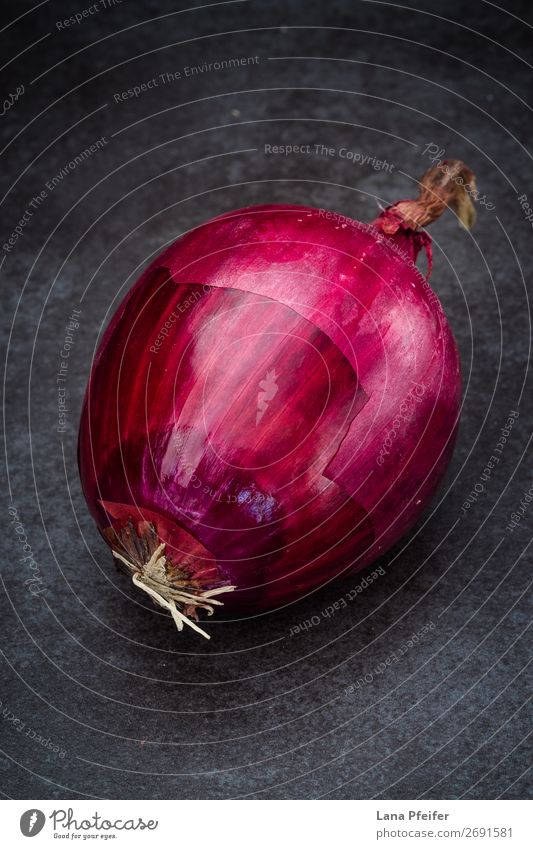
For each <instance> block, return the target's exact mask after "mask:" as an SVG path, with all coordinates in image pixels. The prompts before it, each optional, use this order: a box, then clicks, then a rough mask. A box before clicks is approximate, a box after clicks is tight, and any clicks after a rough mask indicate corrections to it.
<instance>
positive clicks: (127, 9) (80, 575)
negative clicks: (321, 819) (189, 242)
mask: <svg viewBox="0 0 533 849" xmlns="http://www.w3.org/2000/svg"><path fill="white" fill-rule="evenodd" d="M196 5H197V6H200V5H202V4H201V3H196V4H195V3H194V2H192V0H190V2H188V3H187V4H185V3H175V2H173V3H171V2H157V3H155V2H150V3H149V2H146V3H143V4H142V6H141V5H139V4H133V3H132V4H126V3H123V4H121V5H117V6H115V7H114V8H110V9H107V10H103V9H100V10H99V11H98V12H97V13H94V14H92V15H90V16H89V17H87V18H85V19H83V20H82V22H81V23H79V24H78V23H73V24H71V25H70V26H68V27H65V26H63V27H62V28H61V27H58V25H57V21H58V18H57V16H58V15H59V5H58V4H54V5H52V4H45V5H43V6H41V7H40V8H39V9H38V10H37V11H36V12H31V13H30V14H28V15H26V16H25V17H23V18H21V19H20V20H19V21H18V22H17V23H15V24H13V25H12V26H11V27H10V28H8V29H7V30H5V31H4V32H2V33H1V35H0V38H1V39H2V48H3V55H5V56H7V57H8V58H11V57H13V61H12V62H11V63H10V64H9V65H8V66H7V68H6V69H5V71H4V72H3V73H4V77H3V83H2V92H3V95H2V97H4V96H5V97H7V96H8V93H14V92H16V90H17V86H21V85H23V86H24V87H25V91H24V93H22V94H21V95H20V96H19V97H18V99H17V100H16V102H15V103H14V104H13V106H11V108H7V109H6V111H5V115H4V116H3V117H2V120H1V123H0V134H1V142H2V147H4V145H5V146H6V148H5V150H4V152H3V155H2V157H3V163H2V164H3V167H2V184H3V189H4V191H3V193H2V194H4V192H5V193H6V194H7V198H6V200H5V201H4V215H3V223H2V244H5V243H6V242H7V240H8V239H9V237H10V235H11V233H12V231H14V230H15V227H17V225H18V224H19V221H20V219H21V218H22V216H23V215H24V213H25V211H26V210H28V213H30V212H31V213H32V214H31V215H30V214H28V215H27V216H26V217H27V219H28V220H27V221H26V223H25V226H23V227H21V228H20V229H21V235H20V236H19V237H18V238H17V239H16V240H15V243H14V245H13V246H12V249H11V250H10V251H6V250H2V258H3V265H2V275H3V283H2V292H3V294H2V300H3V304H4V306H5V315H6V321H5V322H4V323H3V328H4V331H3V332H4V335H5V341H6V344H7V350H8V358H7V371H6V374H7V379H6V407H5V409H6V446H7V461H8V484H7V486H6V487H5V488H4V495H5V496H6V500H7V504H6V508H5V510H4V521H5V529H4V553H5V557H4V559H3V566H2V578H3V581H4V586H5V594H4V595H3V596H2V613H1V617H0V637H1V643H2V648H3V658H2V687H1V691H0V698H1V702H2V704H1V708H2V712H3V713H2V722H1V724H0V734H1V735H2V744H1V748H2V752H3V754H2V756H1V760H0V776H1V779H2V781H1V786H2V792H3V793H4V794H5V795H7V796H9V797H15V798H64V797H73V798H76V797H100V798H110V797H113V798H121V797H126V798H142V797H147V796H148V797H154V798H167V797H170V798H221V797H222V798H226V797H241V796H251V797H258V798H316V797H322V796H327V797H331V798H339V799H341V798H372V797H381V798H404V799H405V798H413V797H418V796H421V797H427V798H457V797H461V796H464V797H466V798H495V797H498V796H503V797H506V798H520V797H523V796H525V795H527V794H528V792H529V788H528V780H527V775H526V772H525V771H526V768H527V757H526V747H525V742H524V740H525V735H526V733H527V730H528V725H527V721H526V716H527V710H526V707H525V700H526V698H527V694H528V687H527V680H526V677H527V673H526V671H525V665H526V663H527V652H526V642H525V639H524V630H525V628H526V627H527V625H528V622H529V619H530V617H529V615H528V607H527V596H526V595H525V591H526V589H527V585H528V579H529V575H528V572H529V569H528V565H529V562H530V559H531V556H530V555H528V554H527V551H526V545H527V543H528V540H529V539H530V530H531V516H532V515H533V507H531V506H528V504H527V503H526V502H524V504H525V507H524V509H523V512H524V515H523V517H522V518H521V520H520V522H519V523H518V525H517V527H515V528H514V529H513V531H512V532H511V531H509V530H506V526H508V523H509V521H510V516H511V514H512V513H516V512H520V510H521V509H522V508H520V502H521V500H523V499H524V493H526V492H527V491H528V489H529V487H530V485H531V479H530V477H529V475H528V472H529V471H530V467H529V468H528V464H527V455H526V453H525V451H526V448H527V444H528V439H529V433H530V422H531V404H530V396H531V385H530V384H531V380H530V377H529V372H528V356H529V344H530V324H529V320H530V315H529V306H528V301H527V296H526V287H527V285H528V283H529V281H530V280H531V238H532V230H531V224H530V223H529V222H528V221H527V220H526V219H525V214H524V212H523V210H522V209H521V206H520V203H519V201H518V197H519V196H521V195H522V194H524V193H526V194H528V195H529V198H530V200H529V203H531V204H532V205H533V202H532V200H531V199H532V198H533V187H532V186H531V183H530V182H529V184H528V182H527V180H526V176H527V175H528V173H529V174H530V171H531V165H530V158H529V154H528V153H527V151H526V150H525V147H524V146H525V145H527V143H528V140H529V139H530V138H531V118H530V112H529V110H528V109H527V108H526V106H525V104H524V102H523V100H522V99H524V100H527V98H528V95H529V94H530V89H531V85H530V68H529V66H528V65H527V64H526V62H527V61H531V56H530V53H528V50H529V48H530V30H529V29H528V27H527V26H526V25H525V24H523V23H520V21H519V20H518V18H526V17H527V16H528V15H530V11H529V4H528V3H527V2H511V3H508V4H506V9H507V12H505V11H499V10H498V9H497V8H496V7H494V6H491V5H488V4H485V3H481V2H474V3H471V4H468V5H467V6H466V7H465V4H463V3H460V2H457V1H456V0H453V2H448V3H438V2H424V0H421V2H420V4H418V5H419V7H420V9H419V11H416V12H415V11H409V10H408V9H407V8H403V7H395V6H393V5H391V4H386V3H378V2H375V3H374V2H348V0H345V2H341V0H332V2H328V3H320V2H284V3H281V2H268V3H264V2H263V3H261V2H242V3H241V2H240V3H228V4H221V5H220V6H219V7H216V6H213V7H211V8H209V9H204V10H201V9H196V10H195V9H194V6H196ZM60 6H61V12H60V13H61V15H62V16H64V19H67V18H68V17H69V15H74V14H75V13H76V12H78V11H81V8H83V4H77V3H76V2H65V3H61V4H60ZM22 7H24V10H26V9H30V8H31V7H30V6H29V4H22ZM180 9H183V11H181V12H180V11H179V10H180ZM185 9H188V11H185ZM21 11H22V8H21V4H20V3H14V2H6V3H4V4H3V6H2V14H3V16H4V18H5V22H6V23H8V22H9V21H10V20H12V19H13V18H15V17H17V16H18V15H20V14H21ZM511 13H512V14H511ZM516 16H517V17H516ZM530 23H531V22H530ZM47 33H49V35H48V36H47V37H44V38H43V36H45V35H46V34H47ZM38 39H42V40H41V41H40V42H39V43H38V44H36V45H35V46H33V47H32V48H31V49H30V50H28V51H26V52H25V53H23V54H22V55H18V54H20V53H21V51H23V50H24V48H26V47H27V46H28V45H31V44H32V43H33V42H36V41H37V40H38ZM17 56H18V58H17ZM241 57H248V60H247V64H245V65H240V66H239V67H225V68H222V69H221V70H216V69H215V68H211V69H209V68H206V67H204V68H203V69H202V70H201V71H200V72H198V73H195V74H194V75H187V74H186V71H185V68H187V67H189V68H191V67H193V66H202V64H203V63H215V62H222V60H228V59H235V58H241ZM255 57H258V58H257V59H256V58H255ZM287 57H292V58H287ZM298 57H299V58H298ZM177 72H180V73H181V77H180V78H179V79H178V78H176V79H170V77H163V78H162V77H160V75H165V74H167V75H170V74H173V75H176V73H177ZM153 79H156V81H157V82H156V83H154V84H153V85H152V86H151V87H150V88H147V89H146V91H144V92H142V93H141V94H140V95H139V96H138V97H130V98H127V99H120V98H119V95H121V93H122V92H125V91H127V90H128V89H130V88H132V87H133V86H141V85H142V84H143V83H147V82H148V81H150V80H153ZM163 80H164V81H163ZM32 81H33V82H32ZM101 137H104V141H102V142H101V143H100V145H99V147H98V149H96V150H95V151H94V152H92V153H91V154H90V155H88V156H86V157H85V158H84V159H83V160H82V161H80V162H78V163H76V160H75V157H76V156H77V155H79V154H80V153H81V152H82V151H83V150H84V149H86V148H88V147H90V145H93V144H95V143H96V141H97V140H98V139H99V138H101ZM278 144H285V145H287V144H293V145H294V144H309V145H311V146H312V147H311V150H312V153H311V154H307V153H304V154H302V153H300V154H293V155H289V156H281V155H276V154H268V153H265V145H278ZM315 144H317V145H325V146H326V147H327V148H334V149H335V154H334V155H333V156H329V155H326V154H318V155H317V154H315V152H314V147H313V146H314V145H315ZM428 144H435V145H437V146H438V148H444V149H445V151H446V155H449V156H453V157H457V158H462V159H464V160H465V161H466V162H467V163H468V165H469V166H470V167H471V168H472V170H473V171H474V172H475V173H476V174H477V176H478V184H479V187H480V190H481V194H482V195H486V203H487V204H489V203H490V204H492V205H493V207H494V208H491V207H487V206H483V205H481V206H480V208H479V213H478V223H477V225H476V227H475V229H474V230H473V232H472V234H471V235H469V234H467V233H465V232H464V231H461V230H460V229H459V228H458V226H457V222H456V220H455V219H454V217H453V216H452V215H447V216H445V217H444V218H442V219H441V220H440V221H439V222H438V223H437V224H436V225H434V226H433V228H432V233H433V236H434V252H435V268H434V273H433V277H432V285H433V286H434V288H435V291H436V292H437V293H438V295H439V297H440V298H441V300H442V302H443V305H444V307H445V309H446V312H447V315H448V317H449V320H450V323H451V325H452V327H453V329H454V332H455V334H456V336H457V339H458V342H459V345H460V349H461V354H462V361H463V370H464V393H465V395H464V412H463V416H462V425H461V431H460V435H459V440H458V445H457V449H456V452H455V455H454V459H453V462H452V465H451V467H450V470H449V473H448V476H447V479H446V483H445V486H444V487H443V488H442V489H441V491H440V494H439V496H438V497H437V498H436V499H435V500H434V502H433V504H432V506H431V509H430V510H429V511H428V512H427V514H426V516H425V518H424V520H423V521H422V522H420V523H419V525H418V526H417V527H416V528H415V530H414V532H413V533H412V534H411V535H410V537H409V538H408V539H406V540H404V541H402V543H401V544H400V545H398V546H397V547H396V549H395V550H394V551H392V552H390V553H389V554H388V555H387V556H386V557H385V558H383V560H382V561H381V562H380V563H379V564H376V568H377V567H378V566H379V567H380V569H381V572H384V574H380V573H378V574H377V576H376V578H375V580H374V581H372V582H371V583H369V585H368V586H367V587H366V588H364V589H363V591H362V592H360V593H358V594H356V599H355V600H354V601H352V602H350V603H348V604H347V606H346V607H344V608H342V609H340V610H337V611H336V612H334V614H333V615H327V609H328V607H329V606H331V605H334V604H335V602H336V601H337V600H338V599H340V598H341V597H346V594H347V593H349V592H350V590H352V589H353V588H354V587H356V586H357V585H358V584H360V582H361V580H362V578H363V577H364V575H361V576H357V577H355V578H351V579H346V580H345V581H341V582H339V583H336V584H335V585H332V586H330V587H328V588H326V589H324V590H322V591H321V592H320V593H316V594H315V595H313V596H312V597H310V598H308V599H306V600H304V601H302V602H300V603H298V604H295V605H293V606H291V607H288V608H286V609H285V610H283V611H280V612H277V613H276V614H273V615H269V616H261V617H257V618H255V619H253V620H252V621H250V620H245V621H238V622H227V623H217V622H213V623H210V630H211V633H212V634H213V639H212V640H211V642H210V643H207V642H204V641H200V638H198V637H196V636H195V635H194V634H193V633H192V632H191V633H183V634H181V635H179V636H178V635H177V634H176V632H175V630H174V629H173V626H172V624H171V622H170V620H169V619H167V618H164V616H163V614H162V613H161V614H160V613H157V612H154V611H153V610H152V609H149V605H148V604H145V602H144V600H143V599H142V598H139V595H138V594H137V593H135V592H134V591H133V589H132V588H131V587H130V586H128V583H127V581H125V579H124V578H122V577H121V576H120V575H118V574H117V573H116V572H115V570H114V568H113V567H112V564H111V563H110V559H109V556H108V552H107V549H106V548H105V546H104V544H103V543H102V542H101V540H100V539H99V538H98V536H97V534H96V531H95V528H94V526H93V524H92V522H91V520H90V518H89V516H88V513H87V510H86V508H85V505H84V502H83V498H82V495H81V491H80V486H79V481H78V477H77V467H76V430H77V421H78V417H79V411H80V405H81V401H82V397H83V391H84V387H85V383H86V380H87V375H88V371H89V368H90V361H91V357H92V355H93V352H94V347H95V343H96V341H97V338H98V334H99V332H100V330H101V328H102V327H103V325H105V324H106V323H107V321H108V319H109V315H110V313H111V312H112V311H113V310H114V309H115V308H116V306H117V303H118V301H119V300H120V298H121V297H122V296H123V294H124V293H125V291H127V289H128V288H129V286H130V285H131V282H132V281H133V279H134V278H135V277H136V276H137V275H138V272H139V270H140V269H141V268H142V267H144V266H145V265H146V263H147V261H148V260H149V259H150V257H151V256H153V255H154V254H155V253H157V252H159V251H160V250H161V249H162V248H163V247H164V246H165V245H166V244H167V243H168V242H169V241H171V240H173V239H174V238H176V236H178V235H179V234H180V233H182V232H183V231H184V230H187V229H189V228H191V227H192V226H194V225H196V224H198V223H200V222H202V221H204V220H206V219H207V218H209V217H211V216H213V215H215V214H217V213H221V212H224V211H226V210H230V209H232V208H235V207H242V206H245V205H248V204H256V203H270V202H286V203H302V204H312V205H316V206H319V207H327V208H329V209H333V210H336V211H338V212H340V213H343V214H348V215H351V216H353V217H355V218H360V219H362V220H370V219H371V218H373V217H374V216H375V210H376V208H377V202H379V203H381V204H385V203H388V202H390V201H393V200H396V199H399V198H401V197H407V196H409V195H410V194H412V192H413V180H414V179H416V177H417V176H419V175H420V174H421V173H422V172H423V171H424V170H425V168H426V167H427V166H428V165H429V161H428V157H427V155H424V148H425V147H426V145H428ZM343 148H346V149H347V150H350V151H354V152H355V153H357V154H359V158H360V159H361V158H362V157H367V158H366V160H365V164H361V162H360V161H359V162H356V163H354V162H353V161H350V160H349V159H347V158H346V157H345V156H342V155H340V151H341V149H343ZM372 157H375V161H374V162H377V161H379V160H386V161H387V163H388V165H389V166H392V167H385V166H383V165H381V166H379V168H377V166H374V167H373V166H372V164H369V159H371V158H372ZM71 162H73V163H74V166H73V167H71V166H69V163H71ZM62 169H63V171H62ZM528 169H529V170H528ZM61 173H62V174H63V178H62V179H58V180H57V181H56V184H55V186H54V185H53V184H52V183H51V182H50V181H52V180H53V179H54V177H55V176H56V175H60V174H61ZM47 184H49V185H48V186H47ZM50 186H52V188H50ZM41 192H44V193H45V194H44V195H42V202H41V203H40V204H39V205H37V204H35V206H34V207H33V208H32V207H31V206H30V201H31V199H32V197H35V196H36V195H38V194H39V193H41ZM73 309H79V310H81V314H80V316H79V327H78V328H75V330H74V332H73V334H72V335H73V341H72V344H71V348H70V351H69V357H68V360H67V363H68V365H67V368H66V369H65V372H66V374H65V378H66V379H65V383H64V384H59V385H58V384H57V383H56V376H57V374H58V370H59V369H60V364H61V360H62V356H61V351H62V348H63V345H64V340H65V335H66V332H67V331H66V325H67V322H68V320H69V317H70V316H71V315H72V310H73ZM58 386H65V387H66V389H67V399H68V400H67V407H68V411H67V413H66V432H65V433H63V434H60V433H58V431H57V427H58V392H57V391H58ZM512 410H516V411H519V413H520V415H519V416H518V418H516V419H514V424H513V426H512V428H511V430H510V433H509V434H508V436H507V438H506V439H507V441H506V443H505V446H504V447H503V450H502V451H501V453H498V452H496V451H495V449H496V446H497V445H498V442H499V440H500V437H501V430H502V428H504V427H505V424H506V421H507V420H508V416H509V412H510V411H512ZM491 456H498V458H499V462H498V463H496V464H494V468H493V469H492V471H491V473H490V474H489V475H485V478H486V479H485V480H484V481H483V480H482V477H481V476H482V475H483V470H484V468H485V467H486V465H487V463H488V462H489V460H490V458H491ZM480 486H482V487H483V491H482V492H478V494H477V496H476V497H474V498H472V503H471V506H470V507H469V508H468V509H462V505H463V504H464V502H466V500H467V499H468V496H469V494H470V493H471V492H472V491H474V492H475V490H476V487H477V490H478V491H479V490H480ZM10 506H11V509H12V510H16V511H17V514H16V516H15V514H14V513H13V512H12V513H9V512H8V509H9V507H10ZM17 516H18V519H19V521H20V523H21V524H20V525H19V524H17V518H16V517H17ZM22 532H24V533H25V535H26V539H27V545H28V546H30V547H31V554H32V555H33V556H34V558H35V563H36V565H34V566H33V568H32V565H31V562H30V561H29V560H26V561H24V562H22V561H21V556H22V555H23V553H24V552H23V551H22V548H21V545H20V541H19V537H20V535H21V533H22ZM23 542H24V539H23ZM26 554H27V556H30V555H29V554H28V549H26ZM369 573H370V574H372V570H369V572H367V573H365V574H367V575H368V574H369ZM27 581H30V583H29V584H28V583H26V582H27ZM31 589H33V592H34V594H33V595H32V593H31V592H30V590H31ZM324 611H326V613H324ZM306 621H311V622H313V623H316V624H313V625H312V627H310V628H308V629H307V630H303V631H302V632H300V633H299V634H296V635H294V636H290V634H291V629H293V630H294V626H296V625H298V624H299V623H302V622H306ZM416 634H421V636H420V637H419V639H416V640H414V641H413V642H414V644H413V645H412V646H411V647H409V646H407V641H408V640H409V639H410V638H411V637H412V636H413V635H416ZM402 646H403V648H402ZM406 646H407V648H406ZM38 738H40V739H38ZM56 750H59V751H56Z"/></svg>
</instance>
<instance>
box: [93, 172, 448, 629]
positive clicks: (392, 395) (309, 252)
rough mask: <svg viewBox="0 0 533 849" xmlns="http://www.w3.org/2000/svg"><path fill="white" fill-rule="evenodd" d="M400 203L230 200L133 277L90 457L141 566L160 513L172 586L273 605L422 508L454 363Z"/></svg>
mask: <svg viewBox="0 0 533 849" xmlns="http://www.w3.org/2000/svg"><path fill="white" fill-rule="evenodd" d="M463 167H464V166H463ZM450 202H451V201H450ZM413 203H414V202H413ZM398 207H401V204H400V205H395V206H393V207H390V208H389V210H387V211H386V212H385V213H384V214H383V215H382V216H380V217H379V219H377V221H376V222H374V225H365V224H361V223H359V222H356V221H352V220H350V219H346V218H345V217H344V216H339V215H336V214H335V213H330V212H325V211H324V210H317V209H314V208H311V207H301V206H288V205H287V206H286V205H268V206H256V207H250V208H248V209H241V210H237V211H235V212H232V213H228V214H226V215H223V216H221V217H219V218H216V219H214V220H212V221H209V222H207V223H206V224H204V225H202V226H200V227H198V228H196V229H195V230H193V231H192V232H190V233H188V234H187V235H185V236H183V237H182V238H180V239H178V240H177V241H176V242H175V243H174V244H173V245H171V246H170V247H169V248H168V249H167V250H166V251H164V253H162V254H161V255H160V256H159V257H158V258H157V259H156V260H155V261H154V262H153V263H152V264H151V265H150V266H149V268H148V269H147V270H146V271H145V272H144V274H143V275H142V276H141V278H140V279H139V280H138V282H137V283H136V284H135V286H134V287H133V288H132V289H131V291H130V292H129V293H128V295H127V296H126V298H125V299H124V301H123V303H122V304H121V306H120V307H119V309H118V310H117V312H116V314H115V315H114V317H113V319H112V321H111V324H110V325H109V327H108V329H107V330H106V332H105V335H104V338H103V341H102V343H101V345H100V347H99V350H98V354H97V356H96V359H95V362H94V365H93V368H92V372H91V376H90V381H89V386H88V390H87V395H86V399H85V404H84V409H83V413H82V419H81V425H80V437H79V464H80V472H81V479H82V484H83V490H84V493H85V497H86V499H87V502H88V505H89V508H90V510H91V513H92V515H93V517H94V519H95V521H96V523H97V525H98V527H99V529H100V531H101V532H102V534H103V535H104V537H105V538H106V539H107V541H108V542H109V544H110V545H111V547H112V548H114V549H116V548H117V546H118V547H120V546H122V548H121V549H120V550H121V551H122V553H123V554H124V552H127V551H129V552H130V554H129V555H128V557H130V559H131V560H132V563H133V566H135V569H138V570H140V571H142V564H143V557H145V558H147V557H148V556H149V555H150V554H151V553H152V552H153V547H152V548H150V547H149V546H148V547H146V545H145V546H144V549H143V539H144V538H145V534H146V533H147V528H151V529H152V532H153V530H154V529H155V535H156V538H158V539H159V540H160V541H162V542H165V543H166V546H167V548H166V556H167V566H166V567H165V568H167V571H168V572H169V573H170V572H173V574H174V578H175V577H176V575H178V578H176V581H177V583H178V584H179V583H180V581H181V582H182V583H188V585H189V586H190V587H192V588H197V589H198V590H200V589H206V588H207V589H209V588H213V587H220V586H222V585H224V584H225V583H230V584H231V585H235V586H236V588H237V589H236V590H235V591H234V592H231V593H227V594H226V595H225V596H224V604H225V606H226V608H229V609H230V610H231V611H239V612H242V611H244V612H250V613H251V612H257V611H264V610H270V609H274V608H277V607H279V606H282V605H284V604H287V603H289V602H292V601H294V600H296V599H299V598H301V597H303V596H304V595H306V594H307V593H309V592H310V591H312V590H314V589H316V588H317V587H320V586H322V585H324V584H326V583H328V582H329V581H331V580H332V579H333V578H335V577H336V576H338V575H340V574H346V573H347V572H348V571H350V570H351V571H355V570H359V569H361V568H363V567H364V566H365V565H368V564H369V563H371V562H372V561H373V560H375V558H376V557H378V556H380V555H382V554H383V553H384V552H386V551H387V549H389V548H390V546H391V545H392V544H393V543H395V542H396V541H397V540H399V539H400V537H401V536H402V535H404V534H405V533H406V531H407V530H408V529H409V528H411V527H412V525H413V524H414V522H415V521H416V520H417V519H418V518H419V516H420V515H421V513H422V511H423V510H424V508H425V507H426V505H427V503H428V501H429V499H430V498H431V496H432V495H433V493H434V492H435V489H436V487H437V486H438V484H439V482H440V481H441V479H442V476H443V475H444V472H445V470H446V467H447V465H448V462H449V459H450V456H451V452H452V449H453V444H454V440H455V435H456V429H457V423H458V418H459V408H460V401H461V377H460V363H459V356H458V351H457V346H456V344H455V341H454V338H453V335H452V333H451V330H450V328H449V325H448V323H447V321H446V317H445V315H444V313H443V310H442V308H441V306H440V304H439V301H438V299H437V297H436V295H435V294H434V292H433V291H432V290H431V288H430V287H429V285H428V283H427V280H426V279H425V278H424V277H423V275H422V274H421V273H420V271H418V269H417V268H416V267H415V265H414V260H415V259H416V255H417V253H418V251H419V250H420V248H421V247H423V246H425V245H427V244H428V241H429V237H427V235H426V234H425V233H424V232H420V231H419V230H418V229H417V223H416V222H413V221H409V220H408V219H407V217H406V216H405V215H401V214H399V212H398ZM441 211H442V210H441ZM400 212H401V210H400ZM410 225H412V226H410ZM132 552H133V553H132ZM180 576H181V577H180ZM184 576H186V579H185V578H184ZM169 580H170V581H172V580H173V578H172V576H170V577H169ZM189 613H191V614H192V615H194V614H195V610H194V605H193V606H192V607H191V608H190V609H189Z"/></svg>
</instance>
